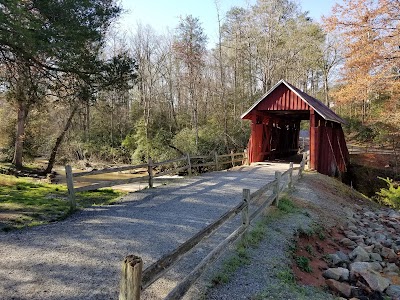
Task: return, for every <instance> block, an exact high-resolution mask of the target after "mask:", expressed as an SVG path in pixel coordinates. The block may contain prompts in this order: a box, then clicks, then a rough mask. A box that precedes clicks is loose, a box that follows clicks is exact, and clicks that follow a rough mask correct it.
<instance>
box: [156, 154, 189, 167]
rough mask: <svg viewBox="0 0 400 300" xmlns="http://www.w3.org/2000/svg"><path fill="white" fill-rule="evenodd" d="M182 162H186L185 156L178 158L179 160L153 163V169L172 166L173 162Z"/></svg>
mask: <svg viewBox="0 0 400 300" xmlns="http://www.w3.org/2000/svg"><path fill="white" fill-rule="evenodd" d="M184 160H187V156H186V155H185V156H182V157H179V158H175V159H171V160H165V161H160V162H156V163H155V162H153V167H159V166H162V165H168V164H172V163H175V162H180V161H184Z"/></svg>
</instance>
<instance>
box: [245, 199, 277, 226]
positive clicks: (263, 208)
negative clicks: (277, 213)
mask: <svg viewBox="0 0 400 300" xmlns="http://www.w3.org/2000/svg"><path fill="white" fill-rule="evenodd" d="M275 198H276V195H275V194H272V195H270V196H269V197H268V198H267V200H265V202H264V203H263V204H262V205H261V206H260V207H259V208H257V210H256V211H255V212H253V213H252V214H251V215H250V222H252V221H253V220H254V219H256V218H258V217H259V216H260V215H261V213H262V212H263V211H264V210H265V209H266V208H267V207H268V206H270V205H271V204H272V203H273V202H274V201H275Z"/></svg>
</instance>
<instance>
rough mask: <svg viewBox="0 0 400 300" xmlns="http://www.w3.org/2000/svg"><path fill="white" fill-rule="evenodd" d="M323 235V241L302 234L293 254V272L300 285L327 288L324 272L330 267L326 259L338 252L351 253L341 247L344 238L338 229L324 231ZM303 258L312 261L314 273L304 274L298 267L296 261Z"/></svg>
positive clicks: (316, 237) (315, 236)
mask: <svg viewBox="0 0 400 300" xmlns="http://www.w3.org/2000/svg"><path fill="white" fill-rule="evenodd" d="M323 235H324V237H325V238H322V239H321V238H320V237H319V235H318V234H315V233H314V234H313V235H311V236H309V235H306V234H304V233H303V234H302V233H301V234H300V235H299V237H298V240H297V243H296V245H297V247H296V251H295V252H294V254H293V263H292V270H293V274H294V275H295V277H296V280H297V282H299V283H300V284H303V285H311V286H325V285H326V284H325V278H324V277H323V276H322V272H323V271H324V270H326V269H327V268H328V265H327V263H326V262H325V259H324V257H326V255H327V254H331V253H336V252H337V251H343V252H344V253H348V252H349V250H348V249H347V248H344V247H342V246H340V245H339V243H338V241H339V240H340V239H342V238H343V237H344V236H343V235H342V234H340V233H338V231H337V229H331V230H329V231H323ZM301 256H304V257H307V258H308V259H309V260H310V263H309V265H310V267H311V270H312V272H310V273H308V272H304V271H302V270H300V268H299V267H298V266H297V264H296V260H295V259H296V258H298V257H301Z"/></svg>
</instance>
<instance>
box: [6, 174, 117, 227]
mask: <svg viewBox="0 0 400 300" xmlns="http://www.w3.org/2000/svg"><path fill="white" fill-rule="evenodd" d="M122 194H123V193H122V192H119V191H114V190H111V189H103V190H98V191H90V192H82V193H76V203H77V207H78V208H84V207H88V206H91V205H104V204H111V203H113V202H115V201H116V200H117V199H118V198H119V197H120V196H121V195H122ZM70 213H71V211H70V204H69V201H68V198H67V188H66V187H65V186H63V185H57V184H47V183H38V182H35V181H34V180H33V179H30V178H16V177H15V176H10V175H0V229H1V230H3V231H9V230H12V229H18V228H23V227H26V226H35V225H40V224H46V223H49V222H54V221H58V220H62V219H64V218H66V217H67V216H68V215H69V214H70Z"/></svg>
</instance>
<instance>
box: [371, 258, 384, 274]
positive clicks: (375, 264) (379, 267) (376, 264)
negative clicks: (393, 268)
mask: <svg viewBox="0 0 400 300" xmlns="http://www.w3.org/2000/svg"><path fill="white" fill-rule="evenodd" d="M370 269H371V270H373V271H376V272H382V269H383V268H382V265H381V264H380V263H379V262H377V261H374V262H371V263H370Z"/></svg>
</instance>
